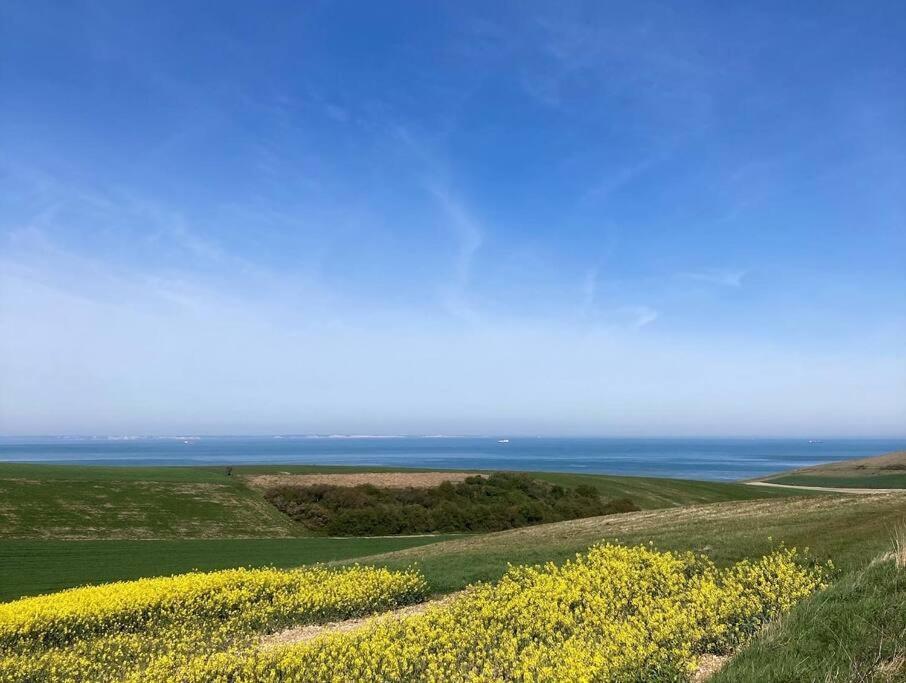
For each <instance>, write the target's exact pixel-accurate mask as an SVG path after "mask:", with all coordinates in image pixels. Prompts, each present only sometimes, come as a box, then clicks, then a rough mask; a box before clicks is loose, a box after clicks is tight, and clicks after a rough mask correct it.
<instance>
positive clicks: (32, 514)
mask: <svg viewBox="0 0 906 683" xmlns="http://www.w3.org/2000/svg"><path fill="white" fill-rule="evenodd" d="M361 471H392V470H391V469H390V468H361V467H360V468H354V467H353V468H349V467H317V466H271V467H267V466H265V467H260V466H259V467H237V468H235V469H234V470H233V474H232V476H226V473H225V470H224V469H223V468H220V467H218V468H214V467H94V466H88V467H84V466H67V465H35V464H15V463H6V464H0V599H9V598H13V597H16V596H20V595H26V594H33V593H37V592H43V591H48V590H57V589H61V588H66V587H70V586H75V585H80V584H84V583H97V582H102V581H110V580H115V579H126V578H137V577H140V576H153V575H161V574H168V573H172V572H177V571H187V570H190V569H194V568H198V569H216V568H223V567H229V566H236V565H247V566H248V565H260V564H276V565H286V566H289V565H292V564H304V563H307V562H315V561H330V560H339V559H344V558H352V557H359V556H366V555H373V554H375V553H379V552H384V551H390V550H395V549H399V548H406V547H409V546H413V545H420V544H424V543H429V542H432V541H433V540H436V539H435V538H410V539H403V538H397V539H381V538H347V539H323V538H305V536H307V535H308V534H307V532H306V530H305V529H304V528H303V527H302V526H301V525H299V524H296V523H295V522H293V521H292V520H290V519H289V518H288V517H286V516H284V515H283V514H281V513H279V512H278V511H277V510H276V509H274V508H273V507H272V506H271V505H270V504H269V503H267V502H266V501H265V500H264V498H263V497H262V495H261V494H260V492H258V491H256V490H254V489H252V488H250V487H248V486H246V484H245V482H244V479H243V477H244V475H247V474H264V473H275V472H292V473H314V472H340V473H342V472H361ZM535 476H537V477H539V478H541V479H545V480H548V481H551V482H554V483H559V484H562V485H566V486H578V485H580V484H589V485H592V486H594V487H595V488H597V489H598V490H599V491H600V492H601V493H602V495H604V496H605V497H607V498H624V497H628V498H630V499H632V500H633V501H634V502H635V503H636V504H637V505H638V506H639V507H641V508H644V509H657V508H676V507H678V506H682V505H689V504H697V503H708V502H717V501H733V500H743V499H753V498H777V499H786V498H788V497H790V496H791V495H793V494H795V493H796V492H795V491H793V492H790V491H787V490H784V489H775V490H771V489H765V488H758V487H751V486H745V485H741V484H723V483H713V482H696V481H683V480H674V479H656V478H643V477H638V478H637V477H610V476H599V475H582V474H553V473H537V474H536V475H535ZM552 550H553V548H552ZM502 552H503V554H504V555H505V554H506V552H507V551H506V550H502ZM544 552H545V551H544V549H540V550H539V557H542V556H544ZM555 554H556V553H555ZM502 556H503V555H501V557H502Z"/></svg>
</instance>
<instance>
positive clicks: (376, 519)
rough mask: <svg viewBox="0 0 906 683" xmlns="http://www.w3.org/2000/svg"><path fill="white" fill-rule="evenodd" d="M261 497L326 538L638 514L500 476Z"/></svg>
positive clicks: (291, 489)
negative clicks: (433, 484) (428, 485)
mask: <svg viewBox="0 0 906 683" xmlns="http://www.w3.org/2000/svg"><path fill="white" fill-rule="evenodd" d="M265 495H266V497H267V499H268V500H269V501H270V502H271V503H272V504H273V505H274V506H275V507H277V509H279V510H280V511H282V512H283V513H285V514H286V515H288V516H290V517H291V518H293V519H294V520H296V521H298V522H300V523H301V524H303V525H304V526H305V527H307V528H308V529H310V530H311V531H314V532H316V533H323V534H328V535H331V536H377V535H390V534H419V533H431V532H456V531H475V532H480V531H500V530H503V529H512V528H515V527H521V526H528V525H532V524H541V523H544V522H558V521H562V520H565V519H576V518H579V517H593V516H597V515H606V514H612V513H615V512H629V511H632V510H637V509H638V508H637V507H636V506H635V505H634V504H633V503H632V501H630V500H628V499H626V498H622V499H619V500H614V501H611V502H606V501H605V500H604V499H603V498H602V497H601V495H600V494H599V493H598V491H597V489H595V488H594V487H592V486H588V485H582V486H578V487H576V488H566V487H563V486H560V485H557V484H549V483H547V482H544V481H539V480H537V479H532V478H531V477H529V476H527V475H524V474H512V473H502V472H499V473H493V474H491V475H490V476H488V477H477V476H476V477H469V478H468V479H466V480H465V481H463V482H460V483H457V484H452V483H450V482H443V483H442V484H440V485H439V486H436V487H434V488H421V489H420V488H404V489H390V488H377V487H375V486H370V485H362V486H354V487H348V486H330V485H325V484H319V485H314V486H280V487H276V488H273V489H270V490H269V491H267V492H266V493H265Z"/></svg>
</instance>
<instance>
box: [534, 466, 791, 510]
mask: <svg viewBox="0 0 906 683" xmlns="http://www.w3.org/2000/svg"><path fill="white" fill-rule="evenodd" d="M530 474H531V475H532V476H534V477H537V478H539V479H544V480H545V481H549V482H552V483H555V484H560V485H562V486H572V487H575V486H579V485H581V484H586V485H590V486H594V487H595V488H596V489H598V491H600V492H601V495H603V496H605V497H607V498H629V499H630V500H632V502H633V503H635V504H636V505H638V506H639V507H640V508H642V509H643V510H658V509H661V508H668V507H677V506H681V505H695V504H698V503H717V502H722V501H731V500H755V499H759V498H788V497H790V496H801V495H803V494H802V492H799V491H789V490H784V489H769V488H765V487H758V486H749V485H747V484H737V483H725V482H716V481H694V480H689V479H666V478H660V477H616V476H611V475H602V474H565V473H559V472H530ZM766 492H767V494H766Z"/></svg>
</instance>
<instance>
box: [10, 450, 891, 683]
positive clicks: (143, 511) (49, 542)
mask: <svg viewBox="0 0 906 683" xmlns="http://www.w3.org/2000/svg"><path fill="white" fill-rule="evenodd" d="M838 464H839V463H838ZM891 464H894V465H896V463H890V462H887V461H882V465H886V466H889V465H891ZM873 465H874V463H864V462H863V463H857V464H856V466H855V467H856V469H855V470H853V469H849V470H847V469H846V468H838V469H836V470H832V471H831V472H830V474H828V472H827V471H826V470H818V471H816V472H812V471H809V472H795V473H787V474H784V475H781V476H778V477H775V478H772V479H771V480H772V481H776V482H778V483H790V480H791V479H792V481H795V482H799V483H806V482H807V483H808V484H810V485H827V486H830V485H837V486H839V485H841V484H840V483H839V482H841V481H850V480H851V481H857V482H858V484H852V485H857V486H858V487H860V488H869V487H870V484H868V482H874V481H881V479H880V477H884V478H889V477H900V476H904V475H903V474H902V473H901V474H897V473H895V472H894V473H891V471H890V470H889V469H888V470H886V471H881V473H878V472H877V470H878V467H874V466H873ZM376 469H377V468H367V471H375V470H376ZM352 471H366V468H339V467H329V468H328V467H324V468H321V467H255V468H235V469H234V471H233V475H232V476H230V477H227V476H226V474H225V472H224V471H223V470H222V469H221V468H93V467H65V466H41V465H0V495H2V496H3V497H2V498H0V600H6V599H11V598H14V597H18V596H21V595H29V594H37V593H42V592H48V591H53V590H59V589H61V588H66V587H70V586H75V585H81V584H84V583H96V582H103V581H110V580H117V579H129V578H138V577H142V576H153V575H161V574H169V573H175V572H182V571H187V570H191V569H202V570H206V569H220V568H227V567H235V566H259V565H275V566H279V567H291V566H299V565H304V564H308V563H312V562H334V563H340V564H347V563H350V562H363V563H369V564H377V565H381V566H387V567H390V568H395V569H398V568H405V567H410V566H412V565H413V564H414V565H416V566H418V567H419V568H420V569H421V571H422V572H423V573H424V575H425V576H426V578H427V580H428V582H429V584H430V587H431V590H432V591H433V592H437V593H447V592H451V591H455V590H458V589H461V588H463V587H464V586H466V585H467V584H469V583H473V582H475V581H488V580H494V579H497V578H499V577H500V576H501V575H502V574H503V572H504V571H505V570H506V568H507V565H508V564H537V563H543V562H562V561H563V560H565V559H567V558H569V557H572V556H573V555H574V554H576V553H578V552H582V551H584V550H586V549H587V548H588V547H589V546H590V545H592V544H594V543H597V542H600V541H603V540H609V541H614V542H619V543H623V544H638V543H653V544H654V545H655V546H656V547H657V548H659V549H662V550H693V551H697V552H702V553H705V554H707V555H708V556H710V557H711V558H712V559H713V560H714V561H715V562H717V563H718V564H720V565H728V564H730V563H732V562H735V561H738V560H741V559H744V558H747V557H748V558H751V557H758V556H761V555H764V554H766V553H769V552H770V551H771V549H772V548H776V547H777V546H778V545H780V544H785V545H787V546H795V547H798V548H800V549H804V548H809V552H810V554H811V556H813V557H815V558H816V559H818V560H821V561H824V560H827V559H832V560H833V562H834V563H835V565H836V566H837V569H838V575H837V576H838V579H837V581H836V582H835V583H834V585H833V586H832V588H831V589H829V590H828V591H826V592H823V593H820V594H819V595H816V596H815V597H813V598H811V599H809V600H807V601H806V602H805V603H803V604H802V605H800V606H799V607H797V608H796V610H794V612H793V613H791V615H790V616H789V617H788V618H787V619H784V620H783V621H782V622H780V623H778V624H775V625H772V626H771V627H770V628H768V629H767V630H766V631H765V632H764V633H763V634H762V635H761V636H760V637H759V638H758V639H756V640H755V641H754V642H753V643H752V644H751V645H750V646H748V647H746V648H744V650H743V651H742V652H741V653H740V654H739V655H738V656H737V657H735V658H734V659H733V660H732V661H731V663H730V664H729V665H728V666H727V667H726V668H725V669H724V671H723V672H722V673H721V674H720V675H719V677H718V678H715V679H713V680H715V682H718V681H755V680H758V681H793V680H886V679H883V678H878V677H877V676H875V678H871V677H872V676H874V675H875V673H876V672H877V671H880V670H886V669H884V667H887V668H888V669H890V668H891V667H893V664H891V663H890V662H894V663H895V662H897V661H899V660H898V659H897V657H899V656H900V655H901V654H903V653H901V652H900V649H898V648H900V647H901V646H900V645H899V643H901V642H902V640H903V637H902V634H903V632H904V628H906V624H904V622H903V617H902V614H904V613H906V612H904V610H906V597H904V596H906V573H904V572H903V571H902V570H894V569H892V563H891V562H887V563H874V564H872V559H873V558H877V557H879V556H881V555H883V554H884V553H886V552H888V551H889V550H890V549H891V548H892V546H893V539H894V536H895V534H896V529H897V528H898V526H902V525H903V523H904V521H906V493H903V494H901V493H890V494H884V493H879V494H873V495H853V494H834V493H816V494H811V495H801V494H802V493H804V492H799V491H796V490H793V489H770V488H763V487H753V486H747V485H744V484H722V483H709V482H694V481H682V480H671V479H655V478H635V477H611V476H599V475H580V474H555V473H534V474H535V476H537V477H538V478H541V479H545V480H547V481H551V482H555V483H559V484H563V485H567V486H577V485H579V484H589V485H592V486H594V487H596V488H597V489H598V490H599V491H601V493H602V494H603V495H605V496H606V497H609V498H617V497H628V498H631V499H632V500H633V501H635V502H636V504H637V505H639V506H640V507H642V508H644V509H643V510H642V511H641V512H632V513H626V514H619V515H610V516H604V517H595V518H588V519H579V520H572V521H568V522H560V523H555V524H546V525H540V526H534V527H526V528H522V529H515V530H511V531H505V532H499V533H492V534H481V535H471V536H453V537H451V536H447V537H417V538H411V537H410V538H343V539H330V538H311V537H308V538H305V537H301V536H302V531H301V530H300V529H299V528H297V527H296V526H295V524H294V523H293V522H291V521H290V520H288V519H286V518H284V517H283V516H282V515H280V513H278V512H276V510H274V509H273V508H271V507H270V506H269V505H268V504H267V503H266V502H265V501H264V500H263V498H262V497H261V494H260V492H258V491H256V490H254V489H252V488H250V487H249V486H247V485H246V482H245V481H244V476H245V475H246V474H260V473H274V472H293V473H311V472H352ZM385 471H392V470H390V469H389V468H386V469H385ZM853 471H856V472H858V474H853ZM871 472H874V473H871ZM802 477H804V478H805V479H800V478H802ZM822 478H823V479H822ZM783 479H786V482H783V481H782V480H783ZM243 536H244V537H243ZM102 537H106V538H111V537H112V538H113V539H116V540H98V539H100V538H102ZM177 537H182V538H181V539H179V540H177ZM146 538H148V539H152V540H143V539H146ZM78 539H82V540H78ZM879 567H880V568H879ZM891 670H893V669H891ZM866 672H868V673H866ZM872 672H874V673H872ZM856 674H858V676H857V675H856ZM863 674H864V675H863ZM890 680H898V679H896V678H895V677H894V678H890Z"/></svg>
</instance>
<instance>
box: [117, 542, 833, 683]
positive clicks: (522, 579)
mask: <svg viewBox="0 0 906 683" xmlns="http://www.w3.org/2000/svg"><path fill="white" fill-rule="evenodd" d="M825 573H826V568H822V567H815V566H808V565H806V564H805V563H803V562H802V561H801V558H800V557H799V556H798V555H797V553H796V551H795V550H788V549H781V550H778V551H776V552H774V553H773V554H771V555H769V556H767V557H764V558H762V559H760V560H757V561H744V562H740V563H738V564H736V565H735V566H733V567H730V568H727V569H718V568H716V567H715V566H714V565H713V564H712V563H711V562H710V561H709V560H707V559H706V558H704V557H702V556H698V555H693V554H688V553H687V554H676V553H660V552H656V551H655V550H653V549H651V548H648V547H634V548H627V547H622V546H616V545H609V544H608V545H600V546H597V547H594V548H592V549H591V550H590V551H589V552H588V553H586V554H584V555H580V556H578V557H576V559H575V560H573V561H570V562H568V563H566V564H564V565H563V566H559V567H558V566H555V565H552V564H551V565H546V566H541V567H511V568H510V570H509V571H508V572H507V574H506V575H505V576H504V577H503V578H502V579H501V580H500V581H499V582H497V583H495V584H489V585H477V586H474V587H472V588H471V589H469V590H468V591H467V592H466V594H465V595H464V596H462V597H461V598H459V599H457V600H454V601H453V602H451V603H448V604H447V605H444V606H441V607H438V608H435V609H433V610H429V611H428V612H426V613H424V614H422V615H419V616H413V617H410V618H408V619H405V620H396V621H393V620H383V621H380V622H377V623H375V624H373V625H371V626H369V627H365V628H363V629H360V630H358V631H352V632H346V633H337V634H333V635H325V636H323V637H321V638H318V639H315V640H314V641H311V642H307V643H301V644H297V645H290V646H284V647H281V648H277V649H273V650H260V649H256V648H252V649H247V650H233V651H228V652H224V653H221V654H218V655H215V656H214V657H205V658H196V659H195V660H193V661H191V662H189V663H188V664H184V665H181V666H178V667H173V666H169V664H168V663H167V662H164V661H159V662H156V663H155V664H154V665H152V667H150V668H149V670H147V671H145V672H143V674H142V676H140V677H137V678H135V679H134V680H136V681H137V680H144V681H161V682H163V681H183V682H186V683H189V682H191V683H195V682H201V681H205V682H213V681H217V682H223V683H227V682H229V683H241V682H244V681H299V682H302V681H304V682H309V681H432V682H437V683H441V682H446V681H488V682H490V681H526V682H529V681H551V682H555V681H684V680H688V679H689V677H690V676H691V675H692V673H693V672H694V671H695V669H696V666H697V662H698V658H699V656H700V655H701V654H703V653H705V652H714V653H720V652H726V651H729V650H730V649H732V648H734V647H736V646H737V645H738V644H739V643H740V642H742V641H744V640H745V639H746V638H748V637H749V636H750V635H751V634H753V633H754V632H755V631H756V630H757V629H758V627H759V626H760V625H762V624H763V623H765V622H766V621H768V620H771V619H773V618H776V617H777V616H779V615H780V614H782V613H783V612H785V611H786V610H788V609H789V608H790V607H791V606H793V605H794V604H795V603H796V602H797V601H799V600H801V599H802V598H804V597H805V596H807V595H809V594H810V593H811V592H812V591H814V590H816V589H818V588H821V587H823V585H824V577H825Z"/></svg>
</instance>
